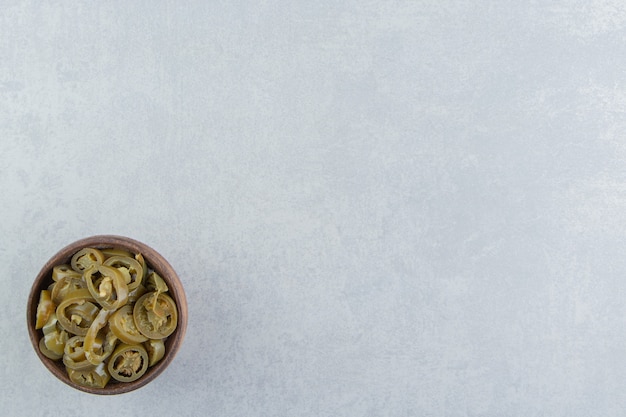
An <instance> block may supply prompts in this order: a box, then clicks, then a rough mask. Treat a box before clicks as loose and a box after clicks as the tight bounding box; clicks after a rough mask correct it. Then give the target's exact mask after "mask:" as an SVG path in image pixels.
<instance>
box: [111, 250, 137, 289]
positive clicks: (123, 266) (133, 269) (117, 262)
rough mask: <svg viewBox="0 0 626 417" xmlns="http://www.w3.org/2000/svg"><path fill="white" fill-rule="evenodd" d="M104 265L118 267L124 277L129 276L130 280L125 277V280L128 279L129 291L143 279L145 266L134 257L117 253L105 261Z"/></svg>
mask: <svg viewBox="0 0 626 417" xmlns="http://www.w3.org/2000/svg"><path fill="white" fill-rule="evenodd" d="M104 265H106V266H112V267H113V268H116V269H118V270H119V271H120V273H121V274H122V275H123V276H124V277H128V280H126V279H125V280H124V281H126V284H127V285H128V290H129V291H132V290H134V289H135V288H137V287H138V286H139V284H141V281H142V280H143V267H142V266H141V264H140V263H139V262H138V261H137V260H136V259H134V258H131V257H128V256H119V255H115V256H111V257H110V258H108V259H107V260H106V261H104Z"/></svg>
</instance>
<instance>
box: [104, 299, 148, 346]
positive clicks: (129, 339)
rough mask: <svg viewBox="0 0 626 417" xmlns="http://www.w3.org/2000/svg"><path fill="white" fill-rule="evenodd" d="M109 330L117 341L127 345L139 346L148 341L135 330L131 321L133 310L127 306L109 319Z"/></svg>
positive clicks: (135, 327)
mask: <svg viewBox="0 0 626 417" xmlns="http://www.w3.org/2000/svg"><path fill="white" fill-rule="evenodd" d="M109 328H110V329H111V331H112V332H113V333H114V334H115V336H117V338H118V339H120V340H121V341H122V342H124V343H127V344H129V345H132V344H139V343H142V342H145V341H146V340H147V339H148V338H147V337H146V336H144V335H142V334H141V333H140V332H139V330H137V326H135V320H134V319H133V308H132V306H130V305H129V304H126V305H125V306H123V307H120V308H119V309H118V310H117V311H116V312H115V313H113V315H112V316H111V318H110V319H109Z"/></svg>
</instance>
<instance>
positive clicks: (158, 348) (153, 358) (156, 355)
mask: <svg viewBox="0 0 626 417" xmlns="http://www.w3.org/2000/svg"><path fill="white" fill-rule="evenodd" d="M164 340H165V339H148V341H147V342H145V343H144V344H143V346H144V347H145V348H146V352H148V366H153V365H154V364H156V363H157V362H158V361H160V360H161V359H163V357H164V356H165V343H164V342H163V341H164Z"/></svg>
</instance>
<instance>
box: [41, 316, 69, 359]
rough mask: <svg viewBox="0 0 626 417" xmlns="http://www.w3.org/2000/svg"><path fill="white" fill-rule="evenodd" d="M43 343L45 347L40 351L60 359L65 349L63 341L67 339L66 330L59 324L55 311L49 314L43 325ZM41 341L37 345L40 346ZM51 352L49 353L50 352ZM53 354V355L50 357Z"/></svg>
mask: <svg viewBox="0 0 626 417" xmlns="http://www.w3.org/2000/svg"><path fill="white" fill-rule="evenodd" d="M42 331H43V334H44V336H43V338H42V339H41V340H43V345H44V346H45V347H46V349H45V350H42V351H41V352H42V353H43V354H44V355H46V356H48V357H49V358H51V359H55V360H56V359H60V358H61V357H62V356H63V351H64V349H65V342H67V340H68V339H69V335H68V334H67V332H66V331H65V330H64V329H63V328H61V326H59V322H58V320H57V316H56V314H55V313H53V314H52V315H50V318H49V319H48V322H47V323H46V324H45V325H44V326H43V328H42ZM41 344H42V343H41V341H40V342H39V347H40V348H41ZM50 352H51V353H50ZM51 355H53V356H54V357H52V356H51Z"/></svg>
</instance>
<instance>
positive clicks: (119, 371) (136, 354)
mask: <svg viewBox="0 0 626 417" xmlns="http://www.w3.org/2000/svg"><path fill="white" fill-rule="evenodd" d="M107 368H108V370H109V373H110V374H111V377H112V378H114V379H116V380H118V381H120V382H132V381H136V380H137V379H139V378H140V377H141V376H142V375H143V374H145V373H146V370H147V369H148V353H147V352H146V349H145V348H144V347H143V346H142V345H127V344H125V343H122V344H120V345H119V346H118V347H117V348H116V349H115V352H113V354H112V355H111V358H110V359H109V363H108V367H107Z"/></svg>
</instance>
